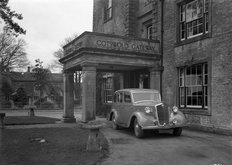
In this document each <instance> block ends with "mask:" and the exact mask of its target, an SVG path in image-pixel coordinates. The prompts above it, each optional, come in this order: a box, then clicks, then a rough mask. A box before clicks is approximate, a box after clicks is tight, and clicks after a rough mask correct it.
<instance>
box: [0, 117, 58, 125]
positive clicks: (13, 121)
mask: <svg viewBox="0 0 232 165" xmlns="http://www.w3.org/2000/svg"><path fill="white" fill-rule="evenodd" d="M57 121H59V119H55V118H50V117H42V116H34V117H30V116H6V117H5V119H4V124H5V125H29V124H52V123H56V122H57Z"/></svg>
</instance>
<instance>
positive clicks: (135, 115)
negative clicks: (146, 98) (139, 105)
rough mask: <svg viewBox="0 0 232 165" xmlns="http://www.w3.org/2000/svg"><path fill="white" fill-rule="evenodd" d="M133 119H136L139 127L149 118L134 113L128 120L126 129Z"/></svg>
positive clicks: (142, 114) (139, 113) (140, 113)
mask: <svg viewBox="0 0 232 165" xmlns="http://www.w3.org/2000/svg"><path fill="white" fill-rule="evenodd" d="M134 118H137V121H138V124H139V125H143V123H144V122H146V120H147V118H149V116H146V115H145V114H144V113H143V112H134V113H133V114H132V115H131V117H130V120H129V121H128V122H127V127H130V125H131V122H132V121H133V120H134ZM151 119H153V117H152V116H151ZM132 124H133V123H132Z"/></svg>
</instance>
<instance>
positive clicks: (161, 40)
mask: <svg viewBox="0 0 232 165" xmlns="http://www.w3.org/2000/svg"><path fill="white" fill-rule="evenodd" d="M160 2H161V23H160V24H161V25H160V26H161V36H160V49H161V50H160V55H161V59H160V66H161V70H160V95H161V98H162V96H163V89H162V88H163V85H162V83H163V70H164V67H163V35H164V0H160Z"/></svg>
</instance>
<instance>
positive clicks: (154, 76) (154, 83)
mask: <svg viewBox="0 0 232 165" xmlns="http://www.w3.org/2000/svg"><path fill="white" fill-rule="evenodd" d="M150 88H151V89H156V90H158V91H160V70H157V68H151V69H150Z"/></svg>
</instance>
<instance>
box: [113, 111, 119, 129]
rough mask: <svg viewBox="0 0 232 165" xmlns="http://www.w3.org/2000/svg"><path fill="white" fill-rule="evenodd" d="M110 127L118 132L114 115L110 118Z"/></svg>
mask: <svg viewBox="0 0 232 165" xmlns="http://www.w3.org/2000/svg"><path fill="white" fill-rule="evenodd" d="M112 126H113V129H115V130H118V129H119V126H118V124H117V123H116V118H115V114H113V116H112Z"/></svg>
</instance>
